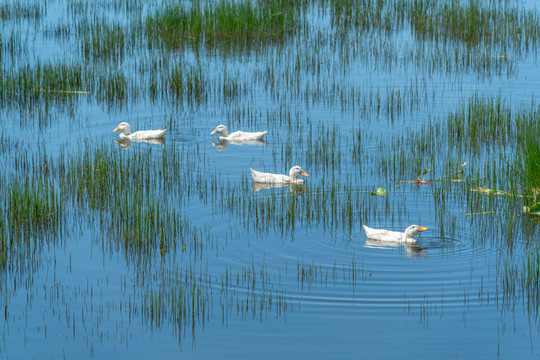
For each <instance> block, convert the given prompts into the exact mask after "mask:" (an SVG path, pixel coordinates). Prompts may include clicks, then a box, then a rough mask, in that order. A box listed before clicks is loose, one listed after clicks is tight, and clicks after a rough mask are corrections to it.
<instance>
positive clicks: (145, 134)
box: [113, 122, 167, 141]
mask: <svg viewBox="0 0 540 360" xmlns="http://www.w3.org/2000/svg"><path fill="white" fill-rule="evenodd" d="M116 131H121V133H120V139H130V140H135V141H137V140H147V139H161V138H163V136H164V135H165V132H166V131H167V129H164V130H161V129H160V130H139V131H135V132H134V133H132V132H131V126H129V124H128V123H127V122H121V123H120V124H119V125H118V126H117V127H116V128H115V129H114V130H113V132H116Z"/></svg>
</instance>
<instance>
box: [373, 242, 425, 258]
mask: <svg viewBox="0 0 540 360" xmlns="http://www.w3.org/2000/svg"><path fill="white" fill-rule="evenodd" d="M400 246H403V248H404V249H405V253H406V254H407V256H408V257H425V256H427V254H428V253H427V252H425V251H424V250H425V249H426V248H425V247H420V246H417V245H413V244H409V243H398V242H393V241H384V240H375V239H370V238H367V239H366V243H365V244H364V247H367V248H371V249H387V250H389V249H397V248H398V247H400Z"/></svg>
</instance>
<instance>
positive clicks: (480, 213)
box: [465, 211, 499, 216]
mask: <svg viewBox="0 0 540 360" xmlns="http://www.w3.org/2000/svg"><path fill="white" fill-rule="evenodd" d="M498 213H499V212H498V211H481V212H474V213H467V214H465V216H471V215H487V214H498Z"/></svg>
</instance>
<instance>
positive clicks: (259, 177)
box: [250, 166, 309, 184]
mask: <svg viewBox="0 0 540 360" xmlns="http://www.w3.org/2000/svg"><path fill="white" fill-rule="evenodd" d="M250 170H251V177H252V178H253V182H256V183H271V184H302V183H303V182H304V179H298V176H299V175H304V176H306V177H309V175H308V174H307V173H306V172H305V171H304V170H302V168H301V167H300V166H293V167H292V168H291V170H289V176H287V175H281V174H271V173H263V172H260V171H256V170H253V169H250Z"/></svg>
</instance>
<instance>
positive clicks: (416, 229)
mask: <svg viewBox="0 0 540 360" xmlns="http://www.w3.org/2000/svg"><path fill="white" fill-rule="evenodd" d="M427 229H428V228H427V227H423V226H418V225H411V226H409V227H408V228H406V229H405V238H407V239H415V238H416V236H417V235H418V233H420V232H422V231H426V230H427Z"/></svg>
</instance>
